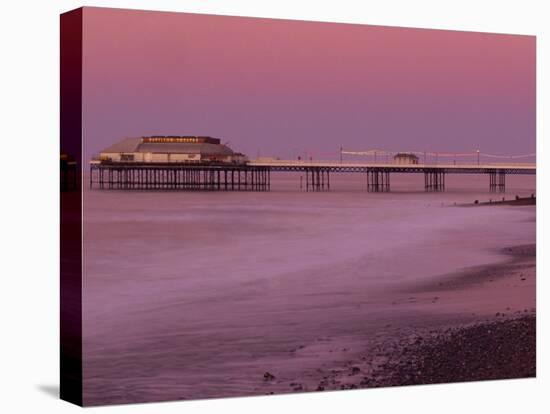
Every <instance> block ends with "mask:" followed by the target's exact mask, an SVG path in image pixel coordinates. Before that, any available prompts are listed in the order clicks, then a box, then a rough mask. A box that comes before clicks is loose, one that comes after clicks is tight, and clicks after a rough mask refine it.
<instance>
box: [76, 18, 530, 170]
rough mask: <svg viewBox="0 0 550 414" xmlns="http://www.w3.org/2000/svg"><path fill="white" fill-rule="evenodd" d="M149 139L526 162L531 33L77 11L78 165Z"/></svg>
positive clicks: (286, 153) (320, 153)
mask: <svg viewBox="0 0 550 414" xmlns="http://www.w3.org/2000/svg"><path fill="white" fill-rule="evenodd" d="M152 134H164V135H178V134H181V135H185V134H189V135H210V136H214V137H218V138H221V139H222V141H224V142H229V144H230V146H231V147H232V148H233V149H235V150H237V151H241V152H244V153H246V154H247V155H249V156H250V157H252V158H254V157H256V155H257V154H258V152H259V153H260V155H262V156H280V157H284V158H295V157H297V156H298V155H302V156H303V155H304V154H306V153H307V154H309V155H311V156H313V158H314V159H329V158H333V159H336V158H338V156H339V155H338V153H339V148H340V146H343V147H344V148H345V149H351V150H368V149H374V148H377V149H385V150H391V151H407V150H412V151H425V150H428V151H449V152H455V151H456V152H469V151H472V150H475V149H477V148H479V149H480V150H481V151H482V152H489V153H507V154H522V153H531V152H534V151H535V37H533V36H517V35H500V34H482V33H468V32H456V31H440V30H426V29H405V28H390V27H381V26H363V25H351V24H335V23H314V22H302V21H288V20H271V19H254V18H240V17H223V16H209V15H195V14H184V13H166V12H145V11H130V10H120V9H102V8H85V9H84V142H85V154H84V155H85V157H86V158H89V157H90V156H91V155H92V154H94V153H97V152H99V150H101V149H102V148H104V147H106V146H108V145H110V144H111V143H113V142H115V141H118V140H120V139H121V138H123V137H126V136H141V135H152Z"/></svg>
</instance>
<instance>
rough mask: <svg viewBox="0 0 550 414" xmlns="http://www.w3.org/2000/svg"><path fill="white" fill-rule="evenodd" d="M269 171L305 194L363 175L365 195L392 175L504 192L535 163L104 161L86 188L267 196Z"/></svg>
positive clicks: (427, 184) (439, 187) (432, 187)
mask: <svg viewBox="0 0 550 414" xmlns="http://www.w3.org/2000/svg"><path fill="white" fill-rule="evenodd" d="M272 172H299V173H300V172H301V173H304V175H305V181H306V183H305V186H304V187H305V188H303V187H302V188H303V189H304V190H305V191H308V192H309V191H312V192H317V191H330V190H331V187H330V176H331V174H338V173H356V174H363V175H364V176H365V185H366V190H367V191H369V192H388V191H391V186H390V178H391V174H396V173H399V174H423V175H424V190H425V191H427V192H440V191H445V189H446V187H445V177H446V176H447V175H448V174H481V175H487V176H488V178H489V180H488V184H489V191H490V192H504V191H505V189H506V176H507V175H517V174H524V175H534V174H536V165H535V164H527V163H524V164H519V163H517V164H512V163H509V164H504V163H501V164H461V165H456V164H435V165H434V164H409V165H399V164H380V163H378V164H377V163H344V162H340V163H338V162H334V161H327V162H322V161H319V162H305V161H294V160H273V161H250V162H248V163H245V164H229V163H226V164H224V163H209V164H208V163H198V164H192V163H174V162H172V163H151V162H149V163H148V162H102V161H92V162H91V164H90V188H99V189H118V190H132V189H135V190H185V191H269V190H270V189H271V173H272Z"/></svg>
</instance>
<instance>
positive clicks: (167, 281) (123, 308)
mask: <svg viewBox="0 0 550 414" xmlns="http://www.w3.org/2000/svg"><path fill="white" fill-rule="evenodd" d="M339 180H340V181H339ZM417 181H418V182H417ZM298 183H299V180H296V177H286V176H284V177H280V178H279V177H273V180H272V191H271V192H266V193H254V192H242V193H237V192H234V193H231V192H228V193H223V192H162V191H159V192H140V191H126V192H125V191H99V190H87V191H85V193H84V209H85V217H86V222H85V223H84V228H83V232H84V244H85V245H84V259H83V260H84V265H85V268H84V270H85V271H84V281H83V283H84V296H83V321H82V322H83V352H84V399H85V404H87V405H101V404H108V403H126V402H140V401H163V400H168V399H197V398H218V397H233V396H243V395H264V394H272V393H273V394H279V393H291V392H307V391H316V390H324V391H328V390H338V389H346V388H370V387H378V386H389V385H407V384H421V383H434V382H447V381H464V380H479V379H492V378H503V377H526V376H532V375H534V371H533V370H531V368H529V367H531V366H532V364H531V362H530V361H531V360H532V358H534V348H533V346H532V342H533V338H534V331H533V327H534V323H533V321H534V318H535V307H536V304H535V254H534V251H535V250H534V243H535V206H534V205H519V206H515V205H489V206H486V205H479V206H476V207H463V206H461V205H462V204H465V203H470V204H471V203H473V202H474V200H476V199H477V200H480V201H483V200H488V199H489V198H490V197H495V196H494V195H491V194H489V193H488V192H487V183H486V182H485V180H482V179H479V178H476V177H452V178H451V177H449V180H448V181H447V184H448V187H447V188H451V190H448V191H446V192H444V193H424V192H423V191H422V185H421V184H422V183H421V180H415V179H414V178H413V177H403V178H399V177H398V178H396V179H395V180H394V181H392V188H395V192H391V193H383V194H373V193H367V192H366V191H365V189H364V182H363V181H362V179H361V177H360V176H353V177H351V178H350V177H339V176H335V177H334V178H333V179H332V178H331V185H332V187H331V189H332V188H334V191H330V192H320V193H306V192H303V191H300V190H299V187H298ZM508 189H509V190H508V192H507V193H505V194H499V198H501V197H506V198H508V199H511V198H514V197H515V196H516V195H519V196H521V197H529V196H530V194H532V193H534V192H535V187H534V177H512V178H511V179H510V180H509V184H508ZM479 327H482V328H479ZM488 327H490V328H488ZM486 328H487V329H486ZM476 329H482V330H487V331H488V330H491V332H495V334H494V335H493V334H486V335H484V336H480V335H478V334H476V332H477V331H476ZM519 333H521V335H520V334H519ZM453 335H454V336H453ZM507 337H513V338H514V340H513V341H509V340H506V338H507ZM456 338H462V339H461V341H462V343H463V344H465V345H464V346H461V349H465V350H466V349H471V353H472V354H473V355H475V356H476V358H477V359H475V358H474V359H472V363H471V367H470V368H468V369H467V370H466V371H464V372H460V373H459V374H460V375H459V374H457V373H456V372H457V371H456V369H455V368H453V364H456V363H457V361H458V362H460V361H461V360H462V358H455V360H449V358H450V357H452V355H453V354H449V352H445V350H446V349H448V350H452V349H453V348H452V347H451V346H450V345H446V344H448V343H451V344H454V343H456ZM471 338H479V339H476V341H477V342H476V341H474V342H471V341H470V339H471ZM493 349H500V350H502V356H499V354H498V353H497V352H491V355H493V356H494V358H497V360H499V361H507V360H508V359H507V358H508V355H509V354H510V353H512V352H516V351H518V352H519V351H520V352H523V353H524V354H525V355H527V356H528V357H527V359H526V361H527V362H525V363H524V362H521V363H520V362H519V360H518V364H519V365H520V366H518V367H516V369H514V368H513V367H511V369H510V372H509V373H508V374H506V375H508V376H506V375H504V374H503V373H502V371H498V370H496V369H495V368H494V367H493V371H491V372H489V369H488V368H487V367H485V368H479V369H478V370H477V371H476V370H475V369H474V368H475V366H479V365H480V364H479V363H481V362H483V361H486V362H488V363H489V362H490V361H489V360H488V359H487V358H486V357H485V356H484V355H485V354H484V353H482V352H480V351H481V350H493ZM436 356H437V358H436ZM428 357H429V358H428ZM428 359H429V361H428ZM451 359H452V358H451ZM491 361H493V360H491ZM428 362H430V363H432V365H429V364H428ZM476 364H477V365H476ZM440 367H449V368H448V370H447V371H445V370H444V369H440ZM520 368H521V369H520ZM523 368H525V369H523ZM418 372H420V374H419V373H418ZM423 372H425V373H426V374H422V373H423ZM435 372H439V374H438V375H439V376H436V375H435Z"/></svg>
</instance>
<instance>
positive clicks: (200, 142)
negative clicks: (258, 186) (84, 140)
mask: <svg viewBox="0 0 550 414" xmlns="http://www.w3.org/2000/svg"><path fill="white" fill-rule="evenodd" d="M97 160H99V161H102V162H113V163H118V162H124V163H128V162H138V163H223V164H225V163H229V164H245V163H246V162H247V161H248V160H247V158H246V156H245V155H244V154H241V153H238V152H234V151H233V150H232V149H231V148H229V147H228V146H227V145H224V144H221V143H220V140H219V139H218V138H212V137H205V136H173V135H168V136H164V135H162V136H161V135H157V136H150V137H138V138H125V139H123V140H122V141H119V142H117V143H116V144H113V145H111V146H110V147H107V148H105V149H104V150H103V151H101V152H100V154H99V157H97Z"/></svg>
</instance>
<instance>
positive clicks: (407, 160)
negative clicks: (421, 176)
mask: <svg viewBox="0 0 550 414" xmlns="http://www.w3.org/2000/svg"><path fill="white" fill-rule="evenodd" d="M393 162H394V163H395V164H399V165H403V164H405V165H411V164H413V165H414V164H418V157H417V156H416V155H414V154H413V153H411V152H398V153H397V154H395V155H394V156H393Z"/></svg>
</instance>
